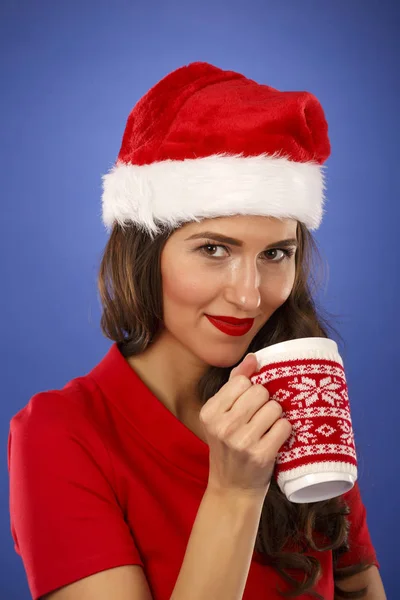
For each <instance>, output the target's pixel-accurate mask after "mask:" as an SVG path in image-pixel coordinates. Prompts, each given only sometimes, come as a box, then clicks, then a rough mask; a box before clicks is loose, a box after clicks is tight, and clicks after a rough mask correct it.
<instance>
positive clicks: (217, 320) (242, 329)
mask: <svg viewBox="0 0 400 600" xmlns="http://www.w3.org/2000/svg"><path fill="white" fill-rule="evenodd" d="M206 317H207V319H208V320H209V321H210V323H212V324H213V325H214V326H215V327H216V328H217V329H219V330H220V331H222V332H223V333H226V334H227V335H233V336H240V335H245V334H246V333H248V332H249V331H250V329H251V328H252V326H253V323H254V319H235V318H234V317H224V316H211V315H206Z"/></svg>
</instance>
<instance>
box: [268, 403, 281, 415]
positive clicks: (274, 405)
mask: <svg viewBox="0 0 400 600" xmlns="http://www.w3.org/2000/svg"><path fill="white" fill-rule="evenodd" d="M269 404H270V406H273V407H274V408H275V407H276V410H277V412H278V413H279V414H283V406H282V404H281V403H280V402H277V400H270V402H269Z"/></svg>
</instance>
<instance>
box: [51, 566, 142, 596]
mask: <svg viewBox="0 0 400 600" xmlns="http://www.w3.org/2000/svg"><path fill="white" fill-rule="evenodd" d="M76 598H79V599H80V600H91V599H92V598H96V600H109V599H110V598H112V599H113V600H152V596H151V592H150V588H149V584H148V582H147V579H146V576H145V574H144V571H143V568H142V567H141V565H126V566H122V567H115V568H114V569H107V570H106V571H100V572H99V573H95V574H94V575H90V576H89V577H85V578H84V579H80V580H79V581H76V582H74V583H71V584H70V585H66V586H64V587H62V588H60V589H58V590H55V591H54V592H51V593H50V594H46V595H45V596H42V597H41V599H40V600H76Z"/></svg>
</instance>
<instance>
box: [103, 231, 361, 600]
mask: <svg viewBox="0 0 400 600" xmlns="http://www.w3.org/2000/svg"><path fill="white" fill-rule="evenodd" d="M173 231H174V230H171V229H169V230H168V229H166V228H163V226H162V225H161V226H160V233H159V234H158V235H157V236H156V237H154V236H150V235H149V234H148V233H146V232H145V231H142V230H141V229H139V228H137V227H136V226H135V225H133V224H131V223H130V224H129V225H126V224H119V223H116V224H115V225H114V227H113V229H112V231H111V234H110V237H109V240H108V242H107V244H106V247H105V249H104V252H103V255H102V258H101V264H100V269H99V273H98V282H97V283H98V289H99V293H100V300H101V304H102V308H103V313H102V316H101V330H102V332H103V334H104V335H105V336H106V337H107V338H109V339H110V340H113V341H114V342H116V343H117V344H118V348H119V350H120V351H121V353H122V355H123V356H124V357H125V358H127V357H130V356H133V355H137V354H140V353H141V352H143V351H144V350H146V348H147V346H148V345H149V344H150V343H152V342H153V341H154V340H155V339H156V337H157V334H158V333H159V332H160V331H161V330H162V327H163V297H162V281H161V268H160V259H161V253H162V250H163V247H164V245H165V242H166V241H167V239H168V237H169V236H170V235H171V234H172V233H173ZM297 238H298V242H299V247H298V250H297V252H296V256H295V260H296V276H295V282H294V286H293V289H292V292H291V294H290V296H289V297H288V299H287V300H286V301H285V303H284V304H282V305H281V306H280V307H279V308H278V309H277V310H276V311H275V313H274V314H273V315H272V316H271V317H270V319H269V320H268V321H267V323H265V325H264V326H263V328H262V329H261V330H260V331H259V332H258V333H257V335H256V336H255V337H254V338H253V340H252V341H251V343H250V345H249V347H248V348H247V350H246V352H245V354H247V353H249V352H256V351H257V350H260V349H261V348H263V347H265V346H269V345H271V344H276V343H278V342H282V341H285V340H290V339H295V338H302V337H331V338H334V336H335V335H336V341H337V338H340V339H341V336H340V335H339V334H338V332H337V331H336V330H335V329H334V327H333V326H332V325H331V324H329V322H328V320H327V319H326V318H325V317H323V316H322V314H321V312H322V311H321V309H320V308H319V309H318V311H317V306H316V300H314V299H313V292H314V291H316V290H317V289H318V285H317V280H316V277H315V275H314V271H315V270H314V268H313V267H314V259H317V260H318V261H319V266H323V263H322V261H321V257H320V254H319V251H318V247H317V244H316V242H315V240H314V238H313V236H312V234H311V233H310V231H309V230H308V229H307V228H306V226H305V225H304V224H303V223H301V222H298V224H297ZM316 272H319V271H316ZM325 313H326V314H327V311H325ZM245 354H244V355H243V357H244V356H245ZM243 357H241V358H240V360H239V361H238V362H237V363H236V364H239V363H240V362H241V360H242V359H243ZM234 366H236V365H232V366H231V367H227V368H224V367H214V366H210V368H209V369H208V370H207V372H206V373H205V374H204V375H203V376H202V378H201V379H200V381H199V382H198V390H199V398H201V401H202V402H203V404H204V403H206V402H207V400H208V399H209V398H211V396H213V395H214V394H215V393H216V392H217V391H218V390H219V389H220V388H221V387H222V385H224V384H225V383H226V382H227V381H228V378H229V374H230V371H231V369H232V368H233V367H234ZM349 513H350V509H349V506H348V505H347V504H346V502H345V501H344V499H343V498H342V496H339V497H336V498H332V499H330V500H325V501H320V502H311V503H307V504H295V503H292V502H290V501H289V500H287V498H286V497H285V495H284V494H283V493H282V492H281V490H280V489H279V487H278V485H277V483H276V481H275V480H274V478H272V480H271V485H270V488H269V490H268V493H267V494H266V497H265V500H264V505H263V509H262V513H261V518H260V524H259V528H258V533H257V538H256V543H255V550H256V551H258V552H260V553H262V556H263V561H264V562H265V564H268V565H270V566H272V567H274V568H275V569H276V570H277V571H278V572H279V573H280V574H281V576H282V577H283V578H284V579H285V580H286V581H287V582H289V583H291V584H293V589H292V590H291V591H289V592H283V591H282V590H280V589H278V591H279V593H280V594H281V595H282V596H283V597H289V598H292V597H296V596H299V595H301V594H304V593H306V592H308V593H309V594H311V595H312V596H314V597H316V598H318V599H319V600H324V598H323V597H322V596H321V595H320V594H318V593H317V592H315V591H313V589H312V588H313V587H314V585H315V584H316V582H317V581H318V580H319V579H320V577H321V575H322V571H321V564H320V562H319V561H318V560H317V559H316V558H314V557H311V556H306V555H305V554H304V552H306V551H307V549H312V550H314V551H320V552H324V551H328V550H332V557H333V571H334V580H335V598H336V597H337V598H343V599H356V598H364V597H365V595H366V592H367V588H363V589H362V590H359V591H355V592H344V591H342V590H340V588H338V586H337V585H336V583H337V582H338V581H340V580H341V579H343V578H345V577H349V576H351V575H355V574H356V573H360V572H361V571H364V570H366V569H367V568H368V567H370V566H371V564H372V563H368V562H365V561H363V562H360V563H359V564H357V565H354V566H351V567H347V568H343V569H339V568H337V567H336V562H337V559H338V558H339V556H340V555H341V554H342V553H344V552H346V551H347V550H349V546H348V533H349V522H348V520H347V518H346V515H348V514H349ZM321 536H322V539H324V540H325V541H328V544H327V545H325V546H322V547H320V546H319V545H318V543H317V539H315V538H316V537H317V538H319V539H321ZM288 542H295V544H296V548H301V552H296V553H295V552H287V551H286V552H285V551H283V548H284V546H285V545H286V544H287V543H288ZM285 569H295V570H301V571H303V572H304V574H305V577H303V582H302V583H299V582H298V580H297V579H295V578H293V577H292V576H291V575H290V574H289V573H286V572H285ZM296 584H297V585H296Z"/></svg>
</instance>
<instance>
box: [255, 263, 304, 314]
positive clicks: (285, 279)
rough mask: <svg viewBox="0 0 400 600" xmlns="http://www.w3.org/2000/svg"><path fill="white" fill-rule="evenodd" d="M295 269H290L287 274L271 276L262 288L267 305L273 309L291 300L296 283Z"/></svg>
mask: <svg viewBox="0 0 400 600" xmlns="http://www.w3.org/2000/svg"><path fill="white" fill-rule="evenodd" d="M295 275H296V271H295V267H294V266H293V268H290V269H288V270H287V271H285V272H281V273H276V274H275V275H270V276H269V277H268V278H267V279H266V281H265V284H264V285H263V287H262V296H263V300H264V302H265V303H266V305H268V306H270V307H272V308H278V307H279V306H280V305H281V304H283V303H284V302H286V300H287V299H288V298H289V296H290V294H291V292H292V289H293V285H294V281H295Z"/></svg>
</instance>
